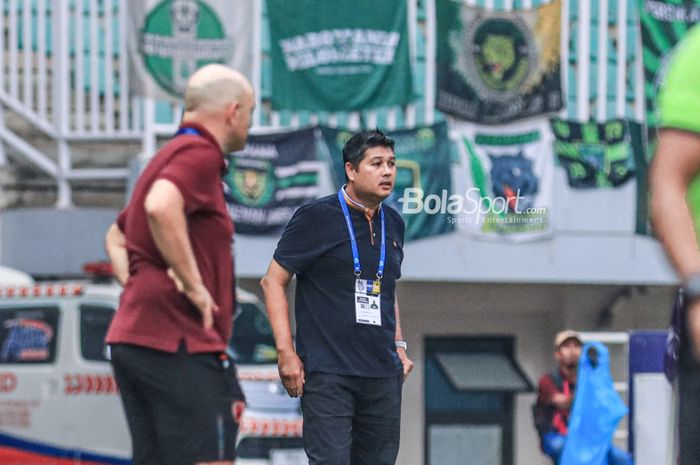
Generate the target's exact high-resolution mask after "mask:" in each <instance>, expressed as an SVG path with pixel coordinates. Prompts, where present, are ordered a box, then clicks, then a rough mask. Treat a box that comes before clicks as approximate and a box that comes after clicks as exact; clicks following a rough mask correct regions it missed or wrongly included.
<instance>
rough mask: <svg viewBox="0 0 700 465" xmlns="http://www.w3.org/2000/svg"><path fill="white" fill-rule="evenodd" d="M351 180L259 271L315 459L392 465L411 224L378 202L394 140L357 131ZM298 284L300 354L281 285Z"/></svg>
mask: <svg viewBox="0 0 700 465" xmlns="http://www.w3.org/2000/svg"><path fill="white" fill-rule="evenodd" d="M343 161H344V162H345V176H346V180H347V184H346V185H345V186H344V188H343V189H341V190H340V191H339V192H338V193H337V194H333V195H330V196H328V197H324V198H322V199H318V200H316V201H313V202H311V203H309V204H306V205H304V206H302V207H301V208H299V209H298V210H297V211H296V213H295V214H294V216H293V217H292V219H291V220H290V221H289V223H288V224H287V226H286V227H285V229H284V232H283V233H282V238H281V239H280V241H279V244H278V245H277V250H276V251H275V254H274V257H273V260H272V263H271V264H270V268H269V269H268V271H267V274H266V275H265V276H264V277H263V279H262V282H261V284H262V286H263V290H264V292H265V301H266V305H267V311H268V313H269V315H270V322H271V324H272V329H273V331H274V334H275V342H276V345H277V352H278V354H279V371H280V376H281V377H282V382H283V383H284V386H285V388H286V389H287V392H288V393H289V395H290V396H292V397H297V396H302V398H301V406H302V412H303V415H304V448H305V449H306V454H307V455H308V456H309V463H310V465H349V464H352V465H369V464H377V465H379V464H382V465H383V464H394V462H395V461H396V456H397V454H398V450H399V429H400V420H401V388H402V384H403V381H404V380H405V378H406V377H407V376H408V374H409V373H410V371H411V370H412V369H413V362H411V361H410V360H409V359H408V356H407V355H406V343H405V342H404V341H403V340H402V339H403V338H402V335H401V325H400V323H399V306H398V302H397V301H396V296H395V290H396V280H397V279H399V278H400V277H401V262H402V260H403V237H404V224H403V220H402V219H401V216H400V215H399V214H398V212H396V211H395V210H393V209H392V208H390V207H387V206H383V205H382V201H383V200H384V199H386V198H387V197H388V196H389V194H391V191H392V189H393V187H394V180H395V177H396V157H395V156H394V141H393V140H391V139H389V138H388V137H386V136H385V135H384V134H383V133H382V132H381V131H379V130H372V131H362V132H360V133H358V134H355V135H354V136H353V137H351V138H350V140H348V142H347V143H346V144H345V147H344V148H343ZM295 274H296V276H297V287H296V302H295V312H296V323H297V340H296V351H295V350H294V345H293V343H292V334H291V327H290V323H289V307H288V302H287V297H286V293H285V289H286V287H287V285H288V284H289V281H290V280H291V278H292V276H293V275H295Z"/></svg>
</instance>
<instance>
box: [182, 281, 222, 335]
mask: <svg viewBox="0 0 700 465" xmlns="http://www.w3.org/2000/svg"><path fill="white" fill-rule="evenodd" d="M185 295H186V296H187V298H188V299H190V302H192V303H193V304H194V306H195V307H197V310H199V313H201V314H202V326H203V327H204V330H205V331H207V330H210V329H211V328H212V326H213V325H214V313H215V312H218V311H219V306H218V305H216V302H214V299H213V298H212V297H211V294H209V291H208V290H207V288H206V287H204V285H203V284H198V285H196V286H194V287H193V288H191V289H185Z"/></svg>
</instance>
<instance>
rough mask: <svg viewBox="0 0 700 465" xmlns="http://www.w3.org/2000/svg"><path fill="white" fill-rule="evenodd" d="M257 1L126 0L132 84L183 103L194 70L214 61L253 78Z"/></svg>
mask: <svg viewBox="0 0 700 465" xmlns="http://www.w3.org/2000/svg"><path fill="white" fill-rule="evenodd" d="M254 2H255V0H236V1H235V2H232V1H230V0H196V1H193V0H187V1H181V0H180V1H178V0H140V1H135V0H129V1H128V2H124V3H127V5H128V8H127V15H128V19H129V20H128V21H127V47H128V50H129V68H130V74H129V76H130V79H131V89H132V90H133V91H134V92H135V93H137V94H139V95H144V96H148V97H154V98H158V99H165V100H171V101H176V102H179V101H180V100H181V98H182V96H183V94H184V92H185V86H186V85H187V80H188V79H189V77H190V76H191V75H192V73H194V72H195V71H196V70H197V69H198V68H200V67H202V66H204V65H206V64H209V63H221V64H225V65H228V66H230V67H232V68H234V69H236V70H238V71H240V72H241V73H243V74H244V75H245V76H247V77H248V78H249V79H251V80H252V76H253V74H254V73H253V63H255V60H253V51H254V47H253V24H254V21H253V15H254V8H253V6H254ZM92 46H93V47H98V44H93V45H92ZM81 72H82V70H81ZM110 92H111V90H110Z"/></svg>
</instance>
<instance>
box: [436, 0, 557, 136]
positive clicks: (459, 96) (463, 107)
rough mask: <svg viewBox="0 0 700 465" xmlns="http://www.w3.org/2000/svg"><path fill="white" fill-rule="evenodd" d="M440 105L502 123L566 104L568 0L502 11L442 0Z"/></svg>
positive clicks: (438, 6) (439, 23)
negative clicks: (563, 39) (564, 9)
mask: <svg viewBox="0 0 700 465" xmlns="http://www.w3.org/2000/svg"><path fill="white" fill-rule="evenodd" d="M436 14H437V64H436V72H437V93H436V107H437V108H438V109H439V110H442V111H444V112H445V113H448V114H451V115H454V116H456V117H458V118H461V119H464V120H467V121H474V122H478V123H484V124H499V123H505V122H509V121H514V120H518V119H522V118H526V117H528V116H533V115H541V114H544V113H550V112H554V111H557V110H560V109H561V108H562V105H563V100H562V89H561V72H560V65H561V58H560V57H561V54H560V48H561V45H560V35H561V31H560V29H561V1H560V0H554V1H552V2H550V3H548V4H546V5H542V6H540V7H539V8H537V9H533V10H519V11H509V12H499V11H493V10H487V9H483V8H478V7H472V6H467V5H466V4H465V3H463V2H461V1H455V0H436Z"/></svg>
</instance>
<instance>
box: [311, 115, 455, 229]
mask: <svg viewBox="0 0 700 465" xmlns="http://www.w3.org/2000/svg"><path fill="white" fill-rule="evenodd" d="M320 129H321V135H322V138H321V139H322V141H323V145H324V151H325V154H326V156H327V157H328V159H329V160H330V164H331V174H332V178H333V181H334V184H335V186H336V188H340V186H342V185H343V184H345V169H344V166H343V152H342V149H343V145H345V142H346V141H347V140H348V138H349V137H350V135H351V133H350V132H348V131H344V130H339V129H335V128H328V127H321V128H320ZM387 135H388V136H389V137H391V138H392V139H393V140H394V142H395V143H396V145H395V146H394V151H395V153H396V184H395V185H394V192H393V194H392V195H391V196H390V197H389V198H388V199H387V200H386V201H385V202H386V204H387V205H389V206H391V207H393V208H394V209H396V210H397V211H398V212H400V213H401V216H402V217H403V220H404V222H405V223H406V237H405V239H406V240H407V241H410V240H416V239H421V238H425V237H430V236H435V235H438V234H445V233H449V232H452V231H454V230H455V224H454V223H453V222H450V221H449V215H448V214H447V213H446V212H440V211H438V212H432V213H429V212H427V211H426V209H419V210H420V211H415V212H413V211H411V212H408V211H405V210H406V209H405V208H404V206H408V204H407V203H406V200H407V199H408V198H412V199H417V198H418V196H419V195H421V196H422V198H423V199H426V198H427V197H428V196H430V195H433V196H438V197H440V198H442V197H444V196H445V195H450V194H451V193H452V180H451V166H452V155H451V143H450V140H449V139H448V137H447V124H446V123H439V124H436V125H433V126H426V127H420V128H416V129H405V130H400V131H392V132H387ZM409 189H410V190H409ZM414 203H415V202H414Z"/></svg>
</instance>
